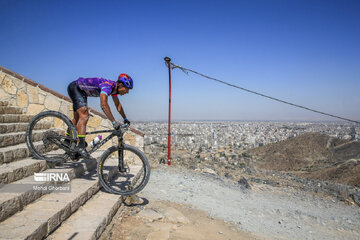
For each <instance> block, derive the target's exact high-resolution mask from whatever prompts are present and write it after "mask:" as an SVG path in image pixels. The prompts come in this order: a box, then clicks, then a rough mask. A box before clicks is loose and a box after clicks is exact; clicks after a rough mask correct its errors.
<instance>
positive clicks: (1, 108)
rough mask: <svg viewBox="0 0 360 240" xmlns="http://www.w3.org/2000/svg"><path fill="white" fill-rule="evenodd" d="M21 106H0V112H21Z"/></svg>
mask: <svg viewBox="0 0 360 240" xmlns="http://www.w3.org/2000/svg"><path fill="white" fill-rule="evenodd" d="M22 113H23V108H20V107H9V106H0V114H22Z"/></svg>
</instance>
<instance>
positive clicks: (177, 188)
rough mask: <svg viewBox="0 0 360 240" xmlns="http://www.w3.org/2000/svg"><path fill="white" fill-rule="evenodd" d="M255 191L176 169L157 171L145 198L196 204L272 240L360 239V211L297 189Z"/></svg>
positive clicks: (143, 194) (257, 188) (259, 188)
mask: <svg viewBox="0 0 360 240" xmlns="http://www.w3.org/2000/svg"><path fill="white" fill-rule="evenodd" d="M251 187H252V188H251V190H248V189H245V188H243V187H241V186H240V185H239V184H238V183H236V182H233V181H230V180H228V179H225V178H220V177H218V176H215V175H210V174H204V173H198V172H195V171H189V170H184V169H180V168H174V167H166V166H161V167H159V168H157V169H154V170H152V173H151V178H150V182H149V184H148V185H147V186H146V187H145V189H144V190H143V191H142V192H141V193H140V194H139V196H140V197H144V198H147V199H148V200H150V201H151V200H165V201H170V202H176V203H180V204H190V205H191V206H193V207H194V208H197V209H200V210H203V211H206V212H208V213H209V214H210V216H212V217H214V218H219V219H223V220H225V221H227V222H232V223H235V224H236V225H237V226H238V227H239V228H240V229H242V230H245V231H247V232H251V233H254V234H256V235H257V236H263V237H264V238H267V239H360V208H359V207H358V206H349V205H347V204H345V203H343V202H339V201H338V200H336V199H335V198H330V197H321V198H320V197H318V196H315V195H312V194H310V193H307V192H299V191H296V190H295V189H293V188H279V187H272V186H269V185H262V184H256V185H254V184H253V185H252V186H251Z"/></svg>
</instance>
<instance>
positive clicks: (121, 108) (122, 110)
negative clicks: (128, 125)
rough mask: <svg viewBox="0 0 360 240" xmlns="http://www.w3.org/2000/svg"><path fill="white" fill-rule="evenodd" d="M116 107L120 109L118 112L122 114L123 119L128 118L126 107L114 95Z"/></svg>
mask: <svg viewBox="0 0 360 240" xmlns="http://www.w3.org/2000/svg"><path fill="white" fill-rule="evenodd" d="M113 100H114V103H115V106H116V109H117V110H118V112H119V113H120V115H121V116H122V117H123V119H125V118H126V115H125V112H124V108H123V107H122V105H121V103H120V101H119V99H118V98H117V97H113Z"/></svg>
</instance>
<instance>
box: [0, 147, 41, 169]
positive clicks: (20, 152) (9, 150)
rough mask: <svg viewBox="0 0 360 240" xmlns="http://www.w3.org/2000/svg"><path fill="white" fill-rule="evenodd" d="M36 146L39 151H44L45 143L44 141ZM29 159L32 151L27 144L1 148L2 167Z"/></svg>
mask: <svg viewBox="0 0 360 240" xmlns="http://www.w3.org/2000/svg"><path fill="white" fill-rule="evenodd" d="M34 146H35V148H36V149H37V150H38V151H42V152H43V151H44V143H43V142H42V141H39V142H34ZM27 157H30V151H29V149H28V147H27V145H26V143H21V144H17V145H14V146H8V147H2V148H0V167H1V165H2V164H4V163H10V162H15V161H19V160H21V159H24V158H27Z"/></svg>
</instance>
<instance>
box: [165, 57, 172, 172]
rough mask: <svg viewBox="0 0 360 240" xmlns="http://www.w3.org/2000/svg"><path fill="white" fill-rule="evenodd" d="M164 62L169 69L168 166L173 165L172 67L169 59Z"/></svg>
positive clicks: (166, 58)
mask: <svg viewBox="0 0 360 240" xmlns="http://www.w3.org/2000/svg"><path fill="white" fill-rule="evenodd" d="M164 60H165V61H166V63H167V65H168V67H169V130H168V165H169V166H170V165H171V67H170V61H171V59H170V58H169V57H165V58H164Z"/></svg>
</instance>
